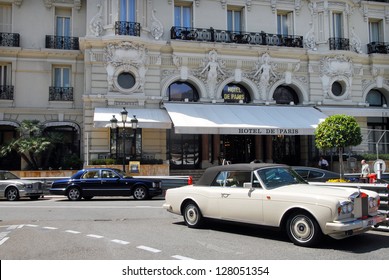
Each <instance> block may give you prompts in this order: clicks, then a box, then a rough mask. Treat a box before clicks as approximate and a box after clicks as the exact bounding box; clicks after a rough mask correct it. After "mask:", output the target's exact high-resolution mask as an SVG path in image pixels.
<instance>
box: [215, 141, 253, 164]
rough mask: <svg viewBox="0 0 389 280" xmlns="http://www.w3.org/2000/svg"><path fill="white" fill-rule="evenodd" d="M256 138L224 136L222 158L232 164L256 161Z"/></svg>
mask: <svg viewBox="0 0 389 280" xmlns="http://www.w3.org/2000/svg"><path fill="white" fill-rule="evenodd" d="M254 137H255V136H248V135H222V136H221V145H222V146H221V151H222V153H223V154H222V158H223V159H225V160H227V161H229V162H231V163H248V162H250V161H252V160H254V159H255V141H254Z"/></svg>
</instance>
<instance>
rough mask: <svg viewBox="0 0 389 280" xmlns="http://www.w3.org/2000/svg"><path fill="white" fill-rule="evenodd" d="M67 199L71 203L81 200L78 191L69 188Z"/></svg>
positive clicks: (74, 188)
mask: <svg viewBox="0 0 389 280" xmlns="http://www.w3.org/2000/svg"><path fill="white" fill-rule="evenodd" d="M68 199H69V200H72V201H76V200H80V199H81V191H80V189H79V188H76V187H71V188H70V189H69V190H68Z"/></svg>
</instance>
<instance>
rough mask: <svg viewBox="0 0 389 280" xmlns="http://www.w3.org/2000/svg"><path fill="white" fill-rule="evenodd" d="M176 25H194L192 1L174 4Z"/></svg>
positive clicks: (188, 26)
mask: <svg viewBox="0 0 389 280" xmlns="http://www.w3.org/2000/svg"><path fill="white" fill-rule="evenodd" d="M174 26H179V27H187V28H190V27H192V3H189V4H184V3H177V4H176V5H174Z"/></svg>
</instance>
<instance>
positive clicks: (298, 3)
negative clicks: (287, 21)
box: [294, 0, 301, 15]
mask: <svg viewBox="0 0 389 280" xmlns="http://www.w3.org/2000/svg"><path fill="white" fill-rule="evenodd" d="M294 10H295V11H296V15H299V13H300V10H301V0H295V1H294Z"/></svg>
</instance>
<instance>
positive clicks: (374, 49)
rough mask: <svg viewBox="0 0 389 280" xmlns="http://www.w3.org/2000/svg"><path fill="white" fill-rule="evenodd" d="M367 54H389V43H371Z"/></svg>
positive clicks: (368, 45)
mask: <svg viewBox="0 0 389 280" xmlns="http://www.w3.org/2000/svg"><path fill="white" fill-rule="evenodd" d="M367 53H389V43H385V42H371V43H369V44H367Z"/></svg>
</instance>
